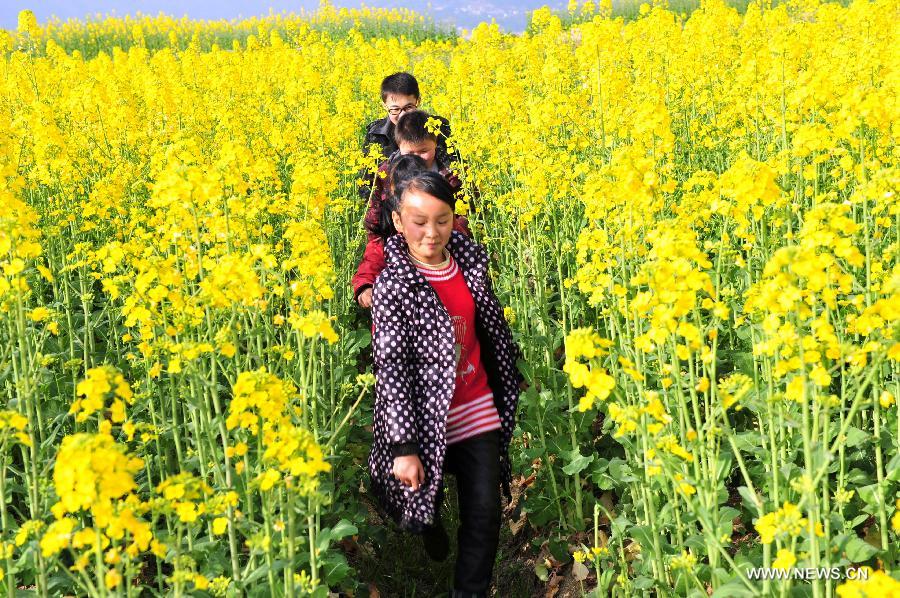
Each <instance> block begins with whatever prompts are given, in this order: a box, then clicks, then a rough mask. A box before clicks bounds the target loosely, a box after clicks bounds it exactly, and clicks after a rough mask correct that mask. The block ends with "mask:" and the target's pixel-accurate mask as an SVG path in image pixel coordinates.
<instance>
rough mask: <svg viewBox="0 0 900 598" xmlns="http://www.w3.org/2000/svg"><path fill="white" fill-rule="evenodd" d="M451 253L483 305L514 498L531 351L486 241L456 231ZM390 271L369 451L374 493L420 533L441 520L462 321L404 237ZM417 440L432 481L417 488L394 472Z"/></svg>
mask: <svg viewBox="0 0 900 598" xmlns="http://www.w3.org/2000/svg"><path fill="white" fill-rule="evenodd" d="M447 249H448V251H449V252H450V254H451V255H452V256H453V258H454V259H455V260H456V262H457V264H458V265H459V268H460V270H462V273H463V278H464V279H465V281H466V284H467V285H468V287H469V290H470V291H471V293H472V298H473V300H474V301H475V330H476V334H477V337H478V341H479V344H480V345H481V355H482V360H483V364H484V367H485V370H486V371H487V374H488V382H489V384H490V386H491V390H492V392H493V394H494V404H495V405H496V406H497V411H498V413H499V415H500V423H501V431H500V480H501V484H502V487H503V492H504V494H506V496H507V498H510V490H509V486H510V483H511V482H512V470H511V467H510V461H509V443H510V440H511V439H512V433H513V428H514V427H515V417H516V407H517V405H518V402H519V384H520V383H521V382H522V380H523V378H522V375H521V373H520V372H519V371H518V369H517V367H516V360H517V359H519V357H520V355H521V353H520V351H519V347H518V346H517V345H516V343H515V341H513V338H512V333H511V331H510V329H509V325H508V324H507V322H506V319H505V318H504V316H503V309H502V307H501V306H500V302H499V301H498V300H497V297H496V295H495V294H494V291H493V288H492V285H491V281H490V278H489V277H488V255H487V251H486V250H485V249H484V247H483V246H481V245H479V244H477V243H475V242H474V241H471V240H470V239H469V238H467V237H466V236H465V235H464V234H462V233H460V232H458V231H453V232H452V233H451V237H450V242H449V243H448V244H447ZM384 253H385V258H386V261H387V267H386V268H385V269H384V271H383V272H382V273H381V274H380V275H379V276H378V280H377V281H376V283H375V289H374V296H373V304H372V319H373V324H374V328H375V333H374V337H373V356H374V361H375V364H374V370H375V377H376V382H375V411H374V418H373V426H374V438H373V442H372V450H371V452H370V453H369V473H370V475H371V481H372V490H373V493H374V494H375V496H377V497H378V499H379V502H380V503H381V505H382V507H384V509H385V511H386V512H387V513H388V514H389V515H390V516H391V517H392V518H393V519H394V520H395V521H396V522H397V523H398V524H399V525H400V527H402V528H403V529H407V530H409V531H414V532H420V531H422V530H423V529H424V527H425V526H427V525H429V524H431V523H432V522H433V520H434V515H435V509H436V508H437V505H436V504H435V502H436V497H437V494H438V489H439V488H441V485H442V484H443V481H444V478H443V464H444V455H445V454H446V449H447V446H446V441H445V437H444V434H445V433H446V428H447V412H448V410H449V408H450V401H451V399H452V398H453V391H454V388H455V380H456V378H455V373H456V369H455V367H456V363H455V353H454V349H453V342H454V337H453V326H452V324H451V321H450V316H449V315H448V313H447V310H446V308H445V307H444V305H443V303H442V302H441V300H440V298H438V296H437V293H436V292H435V290H434V288H433V287H432V286H431V285H430V284H429V283H428V281H426V280H425V278H424V277H423V276H422V275H421V274H420V273H419V271H418V270H417V269H416V268H415V266H414V265H413V263H412V261H411V260H410V258H409V255H408V245H407V243H406V240H405V239H404V238H403V236H402V235H394V236H392V237H391V238H389V239H388V240H387V243H386V244H385V248H384ZM410 446H414V448H416V449H417V452H418V454H419V458H420V459H421V460H422V465H423V466H424V468H425V481H424V483H423V484H422V485H421V486H419V489H418V490H416V491H413V490H412V489H410V488H409V487H408V486H404V485H403V484H401V483H400V481H399V480H397V479H396V478H395V477H394V476H393V474H392V469H393V462H394V456H395V455H397V454H405V453H408V452H409V451H408V450H407V447H410Z"/></svg>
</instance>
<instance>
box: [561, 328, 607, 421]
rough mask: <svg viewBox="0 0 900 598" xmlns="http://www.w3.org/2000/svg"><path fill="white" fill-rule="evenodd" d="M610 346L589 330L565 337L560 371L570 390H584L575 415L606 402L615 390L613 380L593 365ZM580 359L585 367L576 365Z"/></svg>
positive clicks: (601, 369) (597, 366)
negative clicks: (571, 387) (569, 385)
mask: <svg viewBox="0 0 900 598" xmlns="http://www.w3.org/2000/svg"><path fill="white" fill-rule="evenodd" d="M611 344H612V343H610V342H609V341H608V340H605V339H603V338H601V337H600V336H599V335H598V334H597V333H595V332H593V331H591V330H590V329H589V328H580V329H576V330H573V331H572V332H570V333H569V334H568V336H566V362H565V364H564V365H563V371H564V372H565V373H567V374H568V375H569V380H570V381H571V384H572V386H573V387H575V388H586V389H587V393H586V394H585V395H584V396H583V397H582V398H581V399H580V400H579V402H578V410H579V411H587V410H588V409H590V408H591V407H593V406H594V404H595V403H596V402H597V401H603V400H606V398H607V397H609V395H610V393H611V392H612V390H613V388H615V380H614V379H613V378H612V376H610V375H609V374H608V373H607V371H606V370H605V369H604V368H603V367H602V366H600V365H598V364H597V361H599V359H600V358H601V357H603V356H604V355H606V353H607V348H608V347H609V346H610V345H611ZM581 359H586V360H587V361H588V363H587V364H585V363H582V362H581V361H579V360H581ZM595 360H596V361H595Z"/></svg>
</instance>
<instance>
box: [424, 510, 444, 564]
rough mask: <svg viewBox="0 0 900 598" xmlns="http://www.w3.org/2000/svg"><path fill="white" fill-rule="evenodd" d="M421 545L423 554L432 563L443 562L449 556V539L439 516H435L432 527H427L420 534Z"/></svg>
mask: <svg viewBox="0 0 900 598" xmlns="http://www.w3.org/2000/svg"><path fill="white" fill-rule="evenodd" d="M422 543H423V544H424V545H425V552H426V554H428V558H430V559H431V560H432V561H443V560H445V559H446V558H447V555H448V554H450V538H449V537H448V536H447V530H445V529H444V524H443V522H442V521H441V519H440V517H439V516H435V521H434V524H433V525H429V526H428V527H426V528H425V531H424V532H422Z"/></svg>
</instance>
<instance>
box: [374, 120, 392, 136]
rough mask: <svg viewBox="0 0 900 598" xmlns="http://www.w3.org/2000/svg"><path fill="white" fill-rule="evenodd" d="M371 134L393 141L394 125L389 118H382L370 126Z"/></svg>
mask: <svg viewBox="0 0 900 598" xmlns="http://www.w3.org/2000/svg"><path fill="white" fill-rule="evenodd" d="M372 132H373V133H376V134H378V135H384V136H385V137H387V138H388V139H393V138H394V123H392V122H391V119H390V117H387V116H385V117H384V118H382V119H380V120H376V121H375V123H374V125H373V126H372Z"/></svg>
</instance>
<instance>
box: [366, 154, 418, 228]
mask: <svg viewBox="0 0 900 598" xmlns="http://www.w3.org/2000/svg"><path fill="white" fill-rule="evenodd" d="M425 168H426V166H425V160H423V159H422V158H420V157H419V156H416V155H414V154H406V155H405V156H404V155H400V154H397V155H395V156H393V157H392V159H391V161H390V162H389V163H388V167H387V177H386V178H385V179H384V188H385V189H387V190H388V191H389V192H388V193H386V199H385V201H383V202H382V204H381V212H380V214H379V219H378V222H366V229H367V230H368V231H369V232H370V233H373V234H375V235H378V236H380V237H382V238H384V239H387V238H388V237H389V236H391V235H393V234H394V233H396V232H397V231H396V230H394V224H393V222H392V221H391V212H392V211H393V210H392V209H391V205H392V204H393V203H394V198H393V195H394V193H395V192H396V190H397V187H398V186H399V185H400V184H401V183H403V181H405V180H406V179H408V178H410V177H411V176H413V175H415V174H416V173H418V172H420V171H422V170H425Z"/></svg>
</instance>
